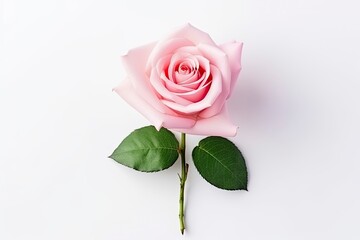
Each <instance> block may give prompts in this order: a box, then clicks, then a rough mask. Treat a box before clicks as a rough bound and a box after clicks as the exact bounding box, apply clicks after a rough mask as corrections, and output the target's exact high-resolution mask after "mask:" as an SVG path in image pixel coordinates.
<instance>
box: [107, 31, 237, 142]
mask: <svg viewBox="0 0 360 240" xmlns="http://www.w3.org/2000/svg"><path fill="white" fill-rule="evenodd" d="M241 50H242V43H241V42H231V43H226V44H222V45H217V44H216V43H215V42H214V41H213V40H212V39H211V38H210V36H209V35H208V34H207V33H205V32H203V31H201V30H199V29H197V28H195V27H193V26H191V25H190V24H187V25H185V26H184V27H181V28H180V29H178V30H177V31H175V32H174V33H172V34H170V35H169V36H167V37H166V38H165V39H163V40H161V41H158V42H155V43H151V44H148V45H145V46H141V47H138V48H135V49H132V50H130V51H129V52H128V54H127V55H125V56H123V57H122V60H123V65H124V67H125V69H126V72H127V77H126V79H125V81H123V82H122V84H121V85H120V86H118V87H117V88H115V89H114V90H115V91H116V92H117V93H118V94H119V95H120V96H121V97H122V98H123V99H124V100H125V101H126V102H128V103H129V104H130V105H131V106H132V107H134V108H135V109H136V110H137V111H139V112H140V113H141V114H142V115H144V116H145V117H146V118H147V119H148V120H149V121H150V122H151V123H152V124H153V125H154V126H155V127H156V128H157V129H160V128H161V127H165V128H168V129H171V130H175V131H179V132H183V133H189V134H195V135H208V136H209V135H216V136H235V135H236V131H237V126H235V125H233V124H232V123H231V122H230V120H229V118H228V115H227V108H226V105H225V103H226V100H227V99H228V98H229V97H230V94H231V91H232V89H233V88H234V85H235V83H236V80H237V78H238V76H239V73H240V70H241Z"/></svg>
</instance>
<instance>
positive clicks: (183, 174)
mask: <svg viewBox="0 0 360 240" xmlns="http://www.w3.org/2000/svg"><path fill="white" fill-rule="evenodd" d="M185 140H186V135H185V133H181V139H180V149H179V152H180V157H181V177H180V198H179V204H180V207H179V220H180V231H181V234H184V230H185V215H184V189H185V182H186V178H187V173H188V169H189V164H187V163H186V161H185V145H186V144H185Z"/></svg>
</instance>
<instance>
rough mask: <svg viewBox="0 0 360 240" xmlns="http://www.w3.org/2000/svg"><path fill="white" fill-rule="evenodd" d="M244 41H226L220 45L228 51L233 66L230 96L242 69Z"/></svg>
mask: <svg viewBox="0 0 360 240" xmlns="http://www.w3.org/2000/svg"><path fill="white" fill-rule="evenodd" d="M242 47H243V43H241V42H231V43H225V44H222V45H221V46H220V48H221V49H222V50H223V51H224V52H225V53H226V55H227V56H228V58H229V64H230V68H231V85H230V94H229V96H228V97H230V95H231V93H232V91H233V89H234V86H235V84H236V82H237V79H238V77H239V73H240V70H241V52H242Z"/></svg>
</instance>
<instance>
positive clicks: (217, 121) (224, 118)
mask: <svg viewBox="0 0 360 240" xmlns="http://www.w3.org/2000/svg"><path fill="white" fill-rule="evenodd" d="M237 129H238V127H237V126H235V125H234V124H232V123H231V122H230V121H229V117H228V113H227V108H226V106H224V107H223V109H222V110H221V111H220V112H219V113H218V114H217V115H215V116H212V117H210V118H204V119H199V120H198V121H197V122H196V124H195V125H194V126H193V127H192V128H181V129H172V130H174V131H179V132H183V133H188V134H193V135H206V136H223V137H233V136H235V135H236V132H237Z"/></svg>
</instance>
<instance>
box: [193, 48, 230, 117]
mask: <svg viewBox="0 0 360 240" xmlns="http://www.w3.org/2000/svg"><path fill="white" fill-rule="evenodd" d="M197 47H198V49H199V50H200V51H201V52H202V54H203V56H204V57H205V58H207V59H208V60H209V61H210V63H211V64H214V65H215V66H216V67H218V68H219V70H220V71H221V75H222V91H221V94H220V95H219V96H218V98H217V99H216V101H214V102H213V103H212V105H211V106H210V107H209V108H207V109H205V110H204V111H202V112H201V113H200V115H199V116H200V117H202V118H208V117H212V116H214V115H216V114H218V113H219V112H220V111H221V109H222V108H223V105H224V103H225V100H226V98H227V97H228V96H229V94H230V85H231V69H230V65H229V59H228V57H227V55H226V54H225V53H224V52H223V51H222V50H221V49H219V48H217V47H213V46H210V45H206V44H199V45H198V46H197Z"/></svg>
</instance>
